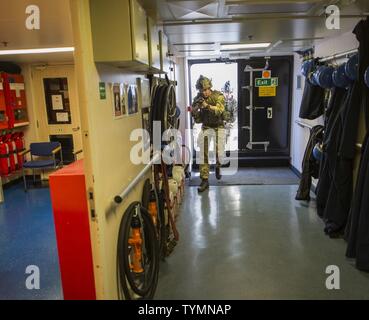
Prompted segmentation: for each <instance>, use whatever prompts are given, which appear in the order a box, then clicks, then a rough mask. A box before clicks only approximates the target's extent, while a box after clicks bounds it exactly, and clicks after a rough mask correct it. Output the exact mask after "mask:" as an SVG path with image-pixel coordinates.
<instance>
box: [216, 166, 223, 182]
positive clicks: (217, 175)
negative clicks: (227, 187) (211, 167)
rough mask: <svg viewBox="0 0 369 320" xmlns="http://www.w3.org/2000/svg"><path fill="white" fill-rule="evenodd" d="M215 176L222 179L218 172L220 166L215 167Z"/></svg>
mask: <svg viewBox="0 0 369 320" xmlns="http://www.w3.org/2000/svg"><path fill="white" fill-rule="evenodd" d="M215 177H216V178H217V179H218V180H220V179H222V175H221V174H220V167H216V168H215Z"/></svg>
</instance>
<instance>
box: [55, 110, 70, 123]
mask: <svg viewBox="0 0 369 320" xmlns="http://www.w3.org/2000/svg"><path fill="white" fill-rule="evenodd" d="M56 121H57V122H68V121H69V114H68V112H57V113H56Z"/></svg>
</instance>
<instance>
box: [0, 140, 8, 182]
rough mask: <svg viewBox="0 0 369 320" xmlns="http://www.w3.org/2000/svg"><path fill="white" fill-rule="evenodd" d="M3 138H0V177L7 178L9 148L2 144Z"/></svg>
mask: <svg viewBox="0 0 369 320" xmlns="http://www.w3.org/2000/svg"><path fill="white" fill-rule="evenodd" d="M4 140H5V137H4V136H1V137H0V174H1V175H2V176H7V175H8V174H9V167H10V161H9V147H8V144H7V143H5V142H4Z"/></svg>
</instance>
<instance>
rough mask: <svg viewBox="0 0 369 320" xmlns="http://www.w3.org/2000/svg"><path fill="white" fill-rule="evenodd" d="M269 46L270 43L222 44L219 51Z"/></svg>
mask: <svg viewBox="0 0 369 320" xmlns="http://www.w3.org/2000/svg"><path fill="white" fill-rule="evenodd" d="M269 46H270V42H267V43H235V44H222V45H221V46H220V49H221V50H238V49H257V48H267V47H269Z"/></svg>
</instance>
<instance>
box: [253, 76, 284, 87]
mask: <svg viewBox="0 0 369 320" xmlns="http://www.w3.org/2000/svg"><path fill="white" fill-rule="evenodd" d="M255 87H278V78H269V79H264V78H256V79H255Z"/></svg>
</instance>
